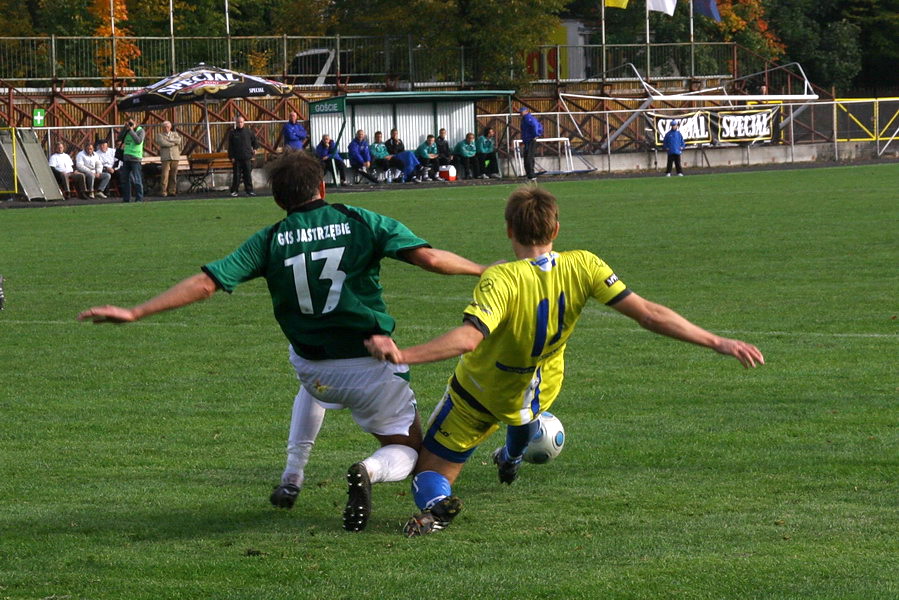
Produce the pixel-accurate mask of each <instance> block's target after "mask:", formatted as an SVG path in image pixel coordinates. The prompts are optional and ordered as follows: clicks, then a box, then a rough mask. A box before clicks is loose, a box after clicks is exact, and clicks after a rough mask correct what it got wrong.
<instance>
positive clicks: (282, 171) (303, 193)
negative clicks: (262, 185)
mask: <svg viewBox="0 0 899 600" xmlns="http://www.w3.org/2000/svg"><path fill="white" fill-rule="evenodd" d="M322 177H324V170H323V169H322V165H321V161H318V160H316V159H315V158H313V156H312V155H311V154H309V153H308V152H303V151H302V150H294V151H290V152H287V153H285V154H284V156H282V157H281V158H279V159H277V160H276V161H275V162H273V163H272V165H271V166H270V167H269V168H268V180H269V183H271V186H272V195H273V196H274V197H275V202H276V203H277V204H278V206H280V207H281V208H283V209H284V210H286V211H287V212H290V211H292V210H295V209H297V208H298V207H299V206H300V205H302V204H305V203H306V202H309V201H310V200H312V199H313V198H314V197H315V196H316V195H317V194H318V191H319V185H320V184H321V182H322Z"/></svg>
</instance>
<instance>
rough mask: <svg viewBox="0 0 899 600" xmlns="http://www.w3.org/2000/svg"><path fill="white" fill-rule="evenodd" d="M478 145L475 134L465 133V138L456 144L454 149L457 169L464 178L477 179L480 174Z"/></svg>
mask: <svg viewBox="0 0 899 600" xmlns="http://www.w3.org/2000/svg"><path fill="white" fill-rule="evenodd" d="M477 153H478V149H477V145H476V144H475V141H474V134H473V133H471V132H469V133H466V134H465V139H464V140H462V141H461V142H459V143H458V144H456V147H455V149H454V150H453V158H454V159H455V161H456V170H457V171H458V172H459V176H460V177H461V178H462V179H476V178H477V177H478V175H479V174H480V172H479V170H478V159H477Z"/></svg>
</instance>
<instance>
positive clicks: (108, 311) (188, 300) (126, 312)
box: [78, 273, 217, 323]
mask: <svg viewBox="0 0 899 600" xmlns="http://www.w3.org/2000/svg"><path fill="white" fill-rule="evenodd" d="M216 289H217V288H216V285H215V281H213V279H212V278H211V277H210V276H209V275H207V274H206V273H198V274H196V275H194V276H192V277H188V278H187V279H185V280H183V281H181V282H179V283H176V284H175V285H173V286H172V287H170V288H169V289H168V290H166V291H164V292H163V293H161V294H159V295H158V296H156V297H155V298H153V299H151V300H148V301H146V302H144V303H143V304H139V305H138V306H135V307H134V308H122V307H119V306H112V305H108V304H107V305H106V306H95V307H93V308H89V309H87V310H85V311H84V312H82V313H80V314H79V315H78V320H79V321H93V322H94V323H130V322H132V321H139V320H140V319H143V318H144V317H149V316H150V315H154V314H156V313H158V312H163V311H166V310H172V309H173V308H180V307H182V306H186V305H188V304H192V303H194V302H197V301H199V300H205V299H206V298H209V297H210V296H212V294H214V293H215V290H216Z"/></svg>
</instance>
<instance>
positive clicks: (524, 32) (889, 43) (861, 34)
mask: <svg viewBox="0 0 899 600" xmlns="http://www.w3.org/2000/svg"><path fill="white" fill-rule="evenodd" d="M168 1H169V0H0V22H3V23H4V32H5V35H7V36H28V35H49V34H56V35H60V36H63V35H64V36H91V35H98V33H99V32H101V31H103V27H104V23H107V22H108V17H104V15H108V13H109V7H110V2H112V3H113V6H114V10H116V11H118V10H120V9H124V10H126V11H127V14H126V15H124V16H123V17H122V18H121V19H119V17H117V19H116V20H117V23H116V27H117V29H119V28H121V29H122V30H123V31H124V30H128V31H130V32H131V34H132V35H135V36H167V35H168V34H169V4H168ZM600 1H601V0H529V1H528V0H408V1H406V2H397V1H396V0H366V1H365V2H359V1H358V0H230V2H229V8H230V10H229V14H230V26H231V34H232V35H233V36H267V35H281V34H285V35H291V36H322V35H336V34H339V35H343V36H384V35H394V36H396V37H397V43H398V44H399V43H400V41H399V40H400V39H402V44H403V46H404V47H405V44H406V40H410V39H411V40H412V42H413V50H414V51H415V52H416V53H418V55H420V56H427V57H429V58H431V59H432V60H433V61H434V62H435V65H437V66H435V67H434V68H438V69H439V62H440V61H441V60H443V61H446V62H447V64H449V63H450V62H452V61H455V63H458V50H455V51H453V52H451V51H450V50H449V49H453V48H455V49H458V48H459V47H464V48H465V56H466V58H467V63H468V64H469V65H470V66H469V67H468V68H467V69H468V70H469V72H470V73H471V77H470V78H472V79H482V80H485V81H489V82H492V83H508V84H510V85H511V84H514V83H516V82H517V78H518V77H519V76H520V74H521V73H523V69H522V66H523V65H522V61H523V60H524V56H525V54H526V53H527V52H528V51H529V50H532V49H533V48H535V47H536V46H539V45H542V44H545V43H546V40H547V39H549V34H550V31H551V30H552V29H553V28H554V27H555V26H556V24H557V23H558V15H559V14H560V13H562V12H563V11H564V12H565V14H566V16H569V17H571V18H575V19H580V20H583V21H585V22H586V23H588V24H594V25H597V24H598V21H599V2H600ZM644 1H645V0H631V3H630V5H629V7H628V8H627V9H625V10H620V9H614V8H609V9H607V10H606V11H605V12H606V34H607V35H606V39H607V42H608V43H610V44H635V43H643V42H644V41H645V39H644V38H645V33H644V32H645V12H644V6H645V5H644ZM688 1H689V0H680V2H679V3H678V7H677V11H676V12H675V15H674V17H673V18H670V17H668V16H667V15H664V14H662V13H657V12H653V13H651V14H650V26H651V36H652V41H654V42H663V43H664V42H684V41H687V40H688V38H689V33H688V31H689V29H688V28H689V18H688V14H689V10H688V5H687V2H688ZM717 3H718V7H719V12H720V13H721V17H722V21H721V22H720V23H716V22H714V21H712V20H710V19H707V18H705V17H700V16H697V17H696V19H695V27H694V33H695V39H697V40H699V41H735V42H737V43H739V44H741V45H743V46H745V47H747V48H748V49H750V50H752V51H753V52H755V53H757V54H760V55H762V56H763V57H765V58H768V59H778V60H781V61H797V62H800V63H801V64H802V65H803V67H804V68H805V69H806V71H807V73H808V74H809V76H810V77H811V78H812V80H813V81H815V82H816V83H819V84H821V85H824V86H827V87H830V86H836V87H838V88H842V89H847V88H849V87H851V86H852V85H860V86H864V87H867V88H879V89H884V90H886V89H895V88H897V87H899V69H897V68H896V64H897V62H899V0H717ZM173 8H174V11H173V12H174V30H175V35H177V36H188V37H190V36H193V37H201V36H202V37H214V36H222V35H224V34H225V14H224V1H223V0H173ZM104 19H106V20H105V21H104ZM105 26H106V27H108V24H107V25H105ZM593 41H594V42H598V41H599V40H598V39H594V40H593ZM257 58H258V59H259V60H262V59H263V58H264V57H261V56H260V57H257Z"/></svg>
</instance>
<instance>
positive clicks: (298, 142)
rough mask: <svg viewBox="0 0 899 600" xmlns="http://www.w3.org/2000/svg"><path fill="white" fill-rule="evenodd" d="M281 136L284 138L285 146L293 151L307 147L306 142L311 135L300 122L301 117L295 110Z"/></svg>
mask: <svg viewBox="0 0 899 600" xmlns="http://www.w3.org/2000/svg"><path fill="white" fill-rule="evenodd" d="M281 135H282V136H283V138H284V146H285V147H286V148H290V149H291V150H302V149H303V148H304V147H305V146H306V140H307V139H308V137H309V134H307V133H306V128H305V127H303V124H302V123H300V121H299V115H298V114H297V112H296V111H295V110H292V111H290V115H289V118H288V121H287V123H284V127H282V128H281Z"/></svg>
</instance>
